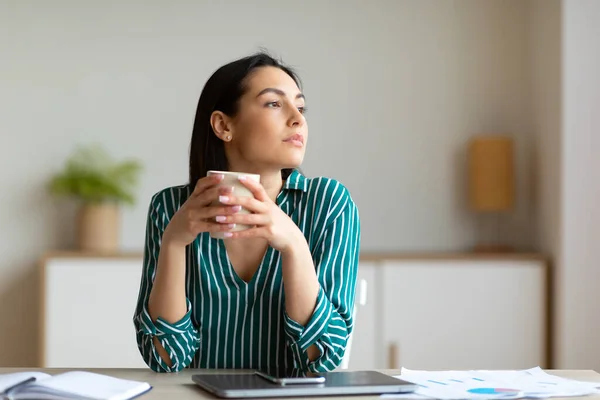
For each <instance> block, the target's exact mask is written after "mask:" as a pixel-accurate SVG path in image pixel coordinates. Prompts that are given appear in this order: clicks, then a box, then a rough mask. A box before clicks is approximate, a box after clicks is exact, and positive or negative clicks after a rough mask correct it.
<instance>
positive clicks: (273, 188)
mask: <svg viewBox="0 0 600 400" xmlns="http://www.w3.org/2000/svg"><path fill="white" fill-rule="evenodd" d="M260 183H261V185H263V187H264V188H265V191H266V192H267V195H268V196H269V198H270V199H271V200H273V201H275V200H276V199H277V195H278V194H279V192H280V191H281V187H282V186H283V180H282V179H281V171H276V172H271V173H262V174H260Z"/></svg>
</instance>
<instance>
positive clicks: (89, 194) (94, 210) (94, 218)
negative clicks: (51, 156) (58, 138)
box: [50, 146, 142, 252]
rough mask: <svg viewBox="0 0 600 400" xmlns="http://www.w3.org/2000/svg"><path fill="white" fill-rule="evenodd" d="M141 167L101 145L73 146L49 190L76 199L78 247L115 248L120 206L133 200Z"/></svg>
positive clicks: (117, 238)
mask: <svg viewBox="0 0 600 400" xmlns="http://www.w3.org/2000/svg"><path fill="white" fill-rule="evenodd" d="M141 170H142V166H141V164H140V163H139V162H138V161H136V160H125V161H121V162H116V161H115V160H113V159H112V158H111V157H110V156H109V155H108V153H107V152H106V150H105V149H104V148H103V147H101V146H88V147H80V148H78V149H76V151H75V152H74V153H73V155H72V156H71V157H70V158H69V159H68V160H67V161H66V164H65V167H64V169H63V170H62V171H60V172H59V173H58V174H56V175H55V176H54V177H52V179H51V181H50V191H51V193H53V194H54V195H58V196H70V197H74V198H76V199H77V200H79V202H80V205H79V210H78V214H77V239H78V245H79V248H80V250H83V251H90V252H115V251H117V250H118V246H119V239H120V235H119V231H120V229H119V228H120V223H121V219H120V206H121V205H133V204H135V201H136V199H135V195H134V191H135V188H136V186H137V184H138V181H139V175H140V172H141Z"/></svg>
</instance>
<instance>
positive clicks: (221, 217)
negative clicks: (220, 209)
mask: <svg viewBox="0 0 600 400" xmlns="http://www.w3.org/2000/svg"><path fill="white" fill-rule="evenodd" d="M226 219H227V218H226V217H225V216H224V215H217V216H216V217H215V220H216V221H217V222H225V220H226Z"/></svg>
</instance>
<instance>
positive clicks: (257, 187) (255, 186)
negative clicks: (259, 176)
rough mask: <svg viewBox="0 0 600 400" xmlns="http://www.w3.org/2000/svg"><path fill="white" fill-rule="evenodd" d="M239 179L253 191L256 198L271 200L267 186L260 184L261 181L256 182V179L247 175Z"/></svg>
mask: <svg viewBox="0 0 600 400" xmlns="http://www.w3.org/2000/svg"><path fill="white" fill-rule="evenodd" d="M238 180H239V181H240V182H242V184H243V185H244V186H246V187H247V188H248V190H250V191H251V192H252V194H253V195H254V197H255V198H256V199H258V200H260V201H267V200H269V196H268V195H267V192H265V188H264V187H263V185H261V184H260V182H256V181H255V180H254V179H249V178H248V177H246V176H240V177H239V178H238Z"/></svg>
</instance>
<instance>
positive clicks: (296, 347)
mask: <svg viewBox="0 0 600 400" xmlns="http://www.w3.org/2000/svg"><path fill="white" fill-rule="evenodd" d="M344 202H345V203H344ZM341 203H342V204H344V205H343V206H342V211H341V212H340V213H339V215H338V216H337V217H336V218H335V219H334V220H333V221H332V222H331V223H330V224H329V225H328V226H327V228H326V229H325V231H324V234H323V236H322V238H321V240H320V243H319V244H318V246H317V249H318V251H313V260H314V262H315V267H316V269H317V275H318V279H319V283H320V284H321V288H320V289H319V294H318V296H317V301H316V306H315V310H314V311H313V314H312V316H311V317H310V319H309V321H308V323H307V324H306V325H305V326H302V325H301V324H299V323H298V322H296V321H294V320H293V319H291V318H290V317H289V315H287V313H285V312H284V321H285V324H284V330H285V333H286V336H287V341H288V346H289V347H290V348H291V349H292V353H293V355H294V364H295V365H294V367H295V368H298V369H301V370H304V371H311V372H325V371H332V370H334V369H336V368H337V367H338V366H339V365H340V363H341V361H342V358H343V357H344V353H345V350H346V344H347V342H348V337H349V335H350V333H351V332H352V328H353V317H352V315H353V313H352V311H353V309H354V297H355V289H356V280H357V272H358V260H359V257H358V256H359V247H360V220H359V215H358V210H357V208H356V205H355V204H354V202H353V201H352V199H351V198H350V195H349V194H348V192H347V191H345V192H344V195H343V198H342V200H341ZM312 345H316V346H317V348H318V349H319V351H320V355H319V356H318V358H317V359H315V360H313V361H310V360H309V358H308V354H307V352H306V350H307V349H308V348H309V347H310V346H312Z"/></svg>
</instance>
